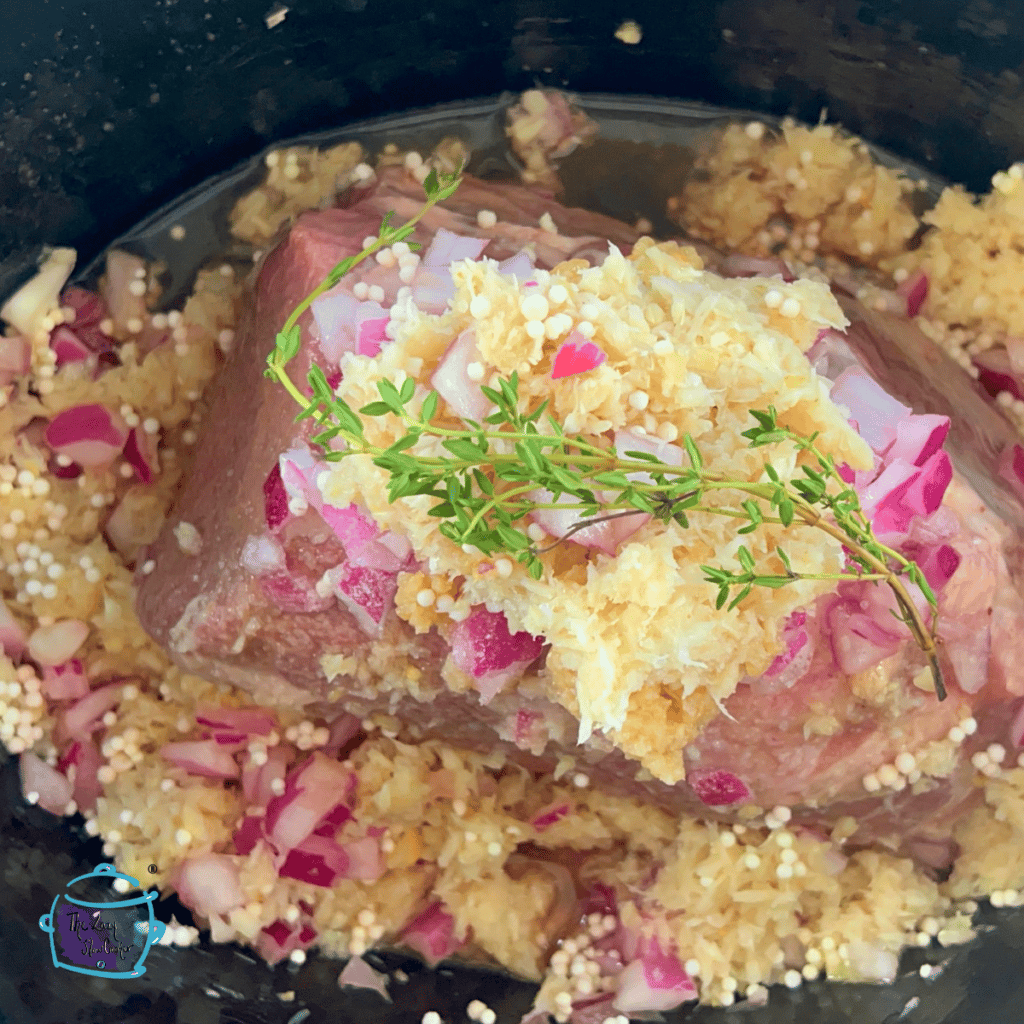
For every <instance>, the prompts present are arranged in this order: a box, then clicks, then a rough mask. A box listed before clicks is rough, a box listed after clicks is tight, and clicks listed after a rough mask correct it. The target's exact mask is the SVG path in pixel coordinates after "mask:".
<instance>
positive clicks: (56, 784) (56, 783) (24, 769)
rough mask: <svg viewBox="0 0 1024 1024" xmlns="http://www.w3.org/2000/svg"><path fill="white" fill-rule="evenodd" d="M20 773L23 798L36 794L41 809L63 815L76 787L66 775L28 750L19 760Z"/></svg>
mask: <svg viewBox="0 0 1024 1024" xmlns="http://www.w3.org/2000/svg"><path fill="white" fill-rule="evenodd" d="M18 772H19V774H20V775H21V792H22V795H23V796H27V795H28V794H29V793H36V794H38V799H37V800H36V801H35V802H36V804H37V805H38V806H39V807H42V808H43V809H44V810H47V811H49V812H50V813H51V814H58V815H63V813H64V807H65V806H66V805H67V802H68V801H69V800H70V799H71V794H72V793H73V792H74V786H72V784H71V783H70V782H69V781H68V778H67V776H66V775H63V774H62V773H61V772H59V771H57V770H56V769H55V768H52V767H51V766H50V765H48V764H47V763H46V762H45V761H44V760H42V759H41V758H38V757H36V755H35V754H33V753H32V751H30V750H26V751H25V752H24V753H22V755H21V757H20V758H19V762H18Z"/></svg>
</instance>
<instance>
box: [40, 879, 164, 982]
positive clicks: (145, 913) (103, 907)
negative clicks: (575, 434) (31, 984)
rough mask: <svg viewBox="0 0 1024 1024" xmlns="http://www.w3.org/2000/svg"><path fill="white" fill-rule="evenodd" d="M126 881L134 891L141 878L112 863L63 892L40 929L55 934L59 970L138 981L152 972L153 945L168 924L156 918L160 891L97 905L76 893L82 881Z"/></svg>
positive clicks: (55, 962)
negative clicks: (149, 963) (148, 966)
mask: <svg viewBox="0 0 1024 1024" xmlns="http://www.w3.org/2000/svg"><path fill="white" fill-rule="evenodd" d="M117 878H123V879H125V880H126V881H127V882H128V883H129V884H130V885H132V886H133V887H134V888H136V889H137V888H139V882H138V879H135V878H132V877H131V876H130V875H122V874H120V873H119V872H117V871H115V870H114V866H113V865H112V864H101V865H100V866H99V867H98V868H96V869H95V870H94V871H90V872H89V873H88V874H85V875H79V876H78V877H77V878H72V879H71V881H70V882H68V884H67V886H66V887H65V889H64V892H62V893H58V894H57V895H56V896H55V897H54V899H53V903H52V905H51V906H50V912H49V913H48V914H43V916H42V917H41V918H39V927H40V928H42V930H43V931H44V932H46V933H47V934H48V935H49V936H50V955H51V956H52V957H53V965H54V967H62V968H63V969H64V970H66V971H76V972H77V973H78V974H91V975H94V976H95V977H99V978H138V977H140V976H141V975H143V974H145V973H146V967H145V960H146V956H147V955H148V954H149V947H150V946H151V945H152V944H153V943H154V942H157V941H159V940H160V938H161V937H162V936H163V934H164V928H165V926H164V923H163V922H162V921H157V920H156V919H155V918H154V916H153V901H154V900H155V899H156V898H157V896H158V895H159V894H158V893H157V892H156V891H155V890H151V891H150V892H147V893H143V894H142V895H141V896H136V897H135V898H133V899H128V900H113V901H110V902H102V903H95V902H90V901H87V900H84V899H82V898H80V897H78V896H75V895H74V894H73V893H72V892H71V891H70V890H71V889H72V888H73V887H74V886H75V885H78V884H79V883H85V884H86V885H88V884H89V883H90V882H91V883H95V882H96V881H97V880H99V881H101V882H102V881H111V882H113V881H114V879H117Z"/></svg>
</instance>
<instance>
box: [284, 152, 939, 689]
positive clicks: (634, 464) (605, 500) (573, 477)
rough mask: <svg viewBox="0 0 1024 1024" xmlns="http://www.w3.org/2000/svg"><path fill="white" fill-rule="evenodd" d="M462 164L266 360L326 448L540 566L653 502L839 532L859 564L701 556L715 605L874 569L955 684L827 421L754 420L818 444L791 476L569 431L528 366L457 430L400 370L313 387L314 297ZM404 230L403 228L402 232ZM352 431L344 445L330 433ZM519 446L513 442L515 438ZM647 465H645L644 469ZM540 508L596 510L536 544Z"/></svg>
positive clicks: (747, 521) (685, 522)
mask: <svg viewBox="0 0 1024 1024" xmlns="http://www.w3.org/2000/svg"><path fill="white" fill-rule="evenodd" d="M458 183H459V178H458V174H456V175H451V176H448V177H447V178H444V179H440V180H439V179H438V178H437V176H436V175H435V174H434V173H433V172H432V173H431V176H430V177H428V178H427V181H426V183H425V189H426V194H427V204H426V206H424V208H423V209H422V210H421V211H420V212H419V213H418V214H417V215H416V217H414V218H413V220H411V221H410V222H409V223H408V224H406V225H404V226H403V227H401V228H396V229H392V228H389V227H388V220H389V218H388V217H386V218H385V220H384V224H383V225H382V226H381V232H380V235H379V237H378V238H377V240H376V241H375V242H374V244H373V245H372V246H370V247H368V248H367V249H365V250H364V251H363V252H362V253H360V254H359V255H358V256H354V257H350V258H349V259H348V260H345V261H342V263H340V264H338V266H337V267H335V268H334V270H333V271H332V272H331V274H330V275H329V277H328V278H327V280H326V281H325V282H324V283H323V284H322V285H321V286H320V287H319V288H318V289H317V290H316V291H314V292H313V293H312V294H311V295H310V296H308V297H307V298H306V299H304V300H303V302H302V303H300V304H299V306H298V307H297V308H296V310H295V311H294V312H293V313H292V315H291V316H290V317H289V318H288V321H287V323H286V324H285V326H284V328H283V330H282V331H281V332H280V333H279V334H278V336H277V346H276V347H275V349H274V351H273V352H271V354H270V356H269V357H268V359H267V366H268V369H267V375H268V376H271V377H274V378H276V379H278V380H279V381H281V383H282V384H284V386H285V387H286V388H287V389H288V391H289V393H290V394H291V395H292V397H293V398H295V400H296V401H297V402H298V403H299V405H300V406H301V407H302V412H301V413H300V414H299V416H298V419H300V420H301V419H307V418H311V419H313V420H314V421H315V422H316V423H317V425H318V426H319V427H320V428H321V429H320V431H319V432H318V433H317V434H315V435H314V437H313V438H312V441H313V443H315V444H317V445H319V446H320V447H321V448H322V449H323V451H324V456H323V457H324V458H325V459H326V460H327V461H329V462H337V461H340V460H342V459H345V458H347V457H349V456H352V455H369V456H370V457H371V458H372V460H373V464H374V465H376V466H379V467H380V468H381V469H384V470H386V471H387V472H388V474H389V476H390V479H389V481H388V499H389V501H392V502H394V501H397V500H398V499H400V498H406V497H410V496H412V495H418V494H423V495H428V496H429V497H431V498H433V499H435V505H434V507H433V508H432V509H431V510H430V515H432V516H435V517H436V518H438V519H440V520H442V522H441V523H440V524H439V527H438V529H439V530H440V532H441V534H442V535H443V536H445V537H446V538H448V540H450V541H451V542H452V543H454V544H459V545H471V546H472V547H473V548H475V549H477V550H479V551H480V552H482V553H483V554H485V555H494V554H498V553H505V554H508V555H510V556H511V557H513V558H515V559H516V561H518V562H520V563H521V564H522V565H523V566H525V567H526V569H527V571H528V572H529V574H530V575H531V576H532V577H533V578H534V579H540V578H541V577H542V576H543V574H544V571H545V566H544V562H543V560H542V558H541V556H542V555H544V554H545V553H546V552H549V551H551V550H552V549H553V548H555V547H557V546H558V545H559V544H561V543H563V542H564V541H566V540H567V539H568V538H569V537H571V536H572V535H573V534H574V533H577V532H578V531H580V530H583V529H586V528H587V527H590V526H593V525H595V524H597V523H601V522H606V521H607V520H610V519H616V518H619V517H622V516H632V515H638V514H641V513H647V514H650V515H652V516H653V517H654V518H656V519H658V520H660V521H662V522H665V523H669V522H673V523H676V524H678V525H679V526H680V527H682V528H684V529H685V528H688V527H689V518H688V515H689V514H692V513H706V514H712V515H719V516H726V517H729V518H733V519H736V520H737V531H736V532H737V533H738V534H741V535H743V534H750V533H754V532H755V531H757V530H758V529H760V528H761V527H762V526H764V525H765V524H776V525H781V526H783V527H787V528H798V527H801V526H803V527H811V528H814V529H818V530H821V531H822V532H823V533H826V534H828V535H829V536H830V537H832V538H834V539H835V540H838V541H839V542H840V543H841V544H842V545H843V546H844V548H845V550H846V552H847V557H848V569H847V571H844V572H839V573H826V574H820V575H811V574H807V573H800V572H796V571H794V569H793V568H792V566H791V564H790V560H789V558H788V556H787V555H786V553H785V551H784V550H782V549H781V548H777V549H776V550H775V554H776V555H777V556H778V558H779V560H780V561H781V562H782V566H783V569H784V572H782V573H772V572H765V571H763V569H759V567H758V566H757V564H756V562H755V559H754V556H753V555H752V554H751V552H750V549H749V548H747V547H745V546H743V547H740V548H739V551H738V553H737V557H738V560H739V563H740V571H739V572H733V571H730V570H727V569H723V568H716V567H714V566H709V565H703V566H701V569H702V570H703V572H704V578H705V579H706V580H707V581H708V582H709V583H711V584H712V585H714V586H715V587H716V588H717V599H716V606H717V607H718V608H720V609H721V608H725V607H727V608H728V609H729V610H732V609H734V608H736V607H737V606H738V605H739V604H740V603H741V602H742V601H743V600H744V598H746V597H747V596H748V595H749V594H750V592H751V591H752V590H753V588H754V587H769V588H773V589H775V588H779V587H784V586H786V585H788V584H790V583H793V582H794V581H796V580H802V579H803V580H810V579H813V580H835V581H842V580H871V581H874V582H884V583H886V584H887V585H888V586H889V587H890V588H891V590H892V592H893V594H894V595H895V598H896V603H897V606H898V608H899V612H898V613H897V612H893V614H894V615H896V617H897V618H898V619H899V620H900V621H902V622H904V623H905V624H906V625H907V627H908V629H909V630H910V632H911V634H912V635H913V636H914V638H915V640H916V641H917V643H918V644H919V646H920V647H921V649H922V651H924V653H925V656H926V657H927V659H928V663H929V666H930V668H931V671H932V675H933V677H934V680H935V691H936V694H937V695H938V697H939V699H940V700H942V699H944V698H945V696H946V691H945V687H944V685H943V679H942V671H941V669H940V666H939V660H938V651H937V641H936V637H935V624H936V619H937V601H936V597H935V594H934V593H933V592H932V589H931V588H930V587H929V585H928V583H927V581H926V580H925V578H924V575H923V574H922V572H921V570H920V568H919V567H918V566H917V564H916V563H914V562H913V561H911V560H909V559H907V558H906V557H904V556H903V555H902V554H900V552H898V551H896V550H894V549H893V548H890V547H888V546H886V545H884V544H882V543H880V542H879V541H878V539H877V538H876V537H875V536H874V534H873V533H872V530H871V524H870V522H869V521H868V519H867V517H866V516H865V515H864V513H863V512H862V511H861V508H860V503H859V501H858V498H857V494H856V492H855V491H854V489H853V488H852V487H850V486H849V485H848V484H847V483H846V482H845V481H844V480H843V478H842V477H841V476H840V474H839V472H838V470H837V469H836V466H835V464H834V461H833V459H832V456H831V455H827V454H825V453H823V452H822V451H821V450H820V449H819V448H818V447H817V445H816V444H815V442H816V440H817V434H813V435H811V436H810V437H804V436H801V435H799V434H796V433H794V432H793V431H791V430H789V429H787V428H786V427H784V426H782V425H780V424H779V422H778V417H777V414H776V411H775V409H773V408H769V409H767V410H751V416H752V417H753V419H754V421H755V426H753V427H752V428H751V429H750V430H747V431H745V432H744V433H743V435H742V436H743V437H745V438H746V439H747V441H748V442H749V445H750V447H751V448H759V447H763V446H765V445H769V444H777V443H789V444H792V445H794V446H796V447H797V448H798V449H800V450H801V451H802V452H805V453H807V455H808V456H809V457H810V458H809V460H808V461H809V462H810V465H804V466H802V467H801V475H798V476H796V477H794V478H793V479H785V478H783V477H782V475H781V474H780V473H779V472H778V471H777V470H776V469H775V468H774V467H773V466H772V465H771V464H770V463H769V462H767V461H766V462H765V464H764V476H763V479H761V480H759V481H754V482H751V481H746V480H736V479H727V478H724V477H723V476H722V475H721V474H717V473H715V472H713V471H711V470H709V469H707V468H706V467H705V465H704V460H703V458H702V456H701V453H700V450H699V449H698V447H697V445H696V444H695V442H694V440H693V438H692V437H690V436H689V435H685V436H684V437H683V438H682V442H683V447H684V448H685V450H686V453H687V456H688V458H689V465H688V466H670V465H667V464H665V463H662V462H659V461H658V459H657V458H656V457H655V456H653V455H650V454H648V453H645V452H636V451H626V452H621V453H620V452H618V451H616V450H615V448H613V447H608V448H605V447H601V446H600V445H598V444H596V443H595V442H594V440H593V439H588V438H586V437H584V436H582V435H578V434H577V435H575V436H569V435H567V434H566V433H565V431H564V429H563V427H562V425H561V424H560V423H558V421H557V420H555V419H554V418H553V417H552V416H551V415H550V414H548V413H547V411H546V409H547V402H546V401H545V402H541V403H540V404H539V405H537V406H536V407H535V408H533V409H531V410H529V411H527V410H524V409H521V408H520V405H521V402H520V398H519V378H518V375H517V374H515V373H513V374H512V376H511V377H510V378H508V379H499V380H498V382H497V383H498V387H497V388H490V387H482V388H481V390H482V391H483V393H484V394H485V395H486V396H487V398H488V399H489V400H490V401H491V402H493V403H494V405H495V406H496V411H495V412H494V413H493V414H492V415H490V416H488V417H487V419H486V420H484V422H482V423H478V422H476V421H474V420H463V421H462V422H463V426H462V428H458V429H450V428H446V427H443V426H439V425H437V424H435V423H434V422H433V420H434V418H435V416H436V414H437V410H438V404H439V400H438V396H437V394H435V393H433V392H431V393H429V394H428V395H426V396H425V397H424V398H423V399H422V401H420V400H419V399H418V398H417V397H416V386H415V382H414V381H413V380H411V379H406V380H405V381H404V382H403V384H402V385H401V387H400V388H399V387H396V386H395V385H394V384H393V383H391V382H390V381H388V380H382V381H380V382H379V383H378V385H377V391H378V393H379V396H380V398H379V400H378V401H374V402H370V403H369V404H368V405H365V406H363V407H362V408H361V409H359V410H353V409H352V408H350V407H349V405H348V404H347V403H346V402H345V401H344V400H343V399H341V398H338V397H337V396H335V395H334V393H333V391H332V389H331V387H330V385H329V384H328V383H327V379H326V377H325V376H324V373H323V371H322V370H321V369H320V368H319V367H317V366H313V367H312V368H311V369H310V371H309V374H308V382H309V386H310V388H311V389H312V398H307V397H306V396H304V395H303V394H302V392H301V391H299V389H298V387H296V385H295V384H294V383H293V382H292V380H291V379H290V378H289V377H288V374H287V373H286V371H285V369H284V366H285V364H286V363H287V362H288V360H289V359H291V358H292V357H293V356H294V355H295V354H296V352H297V351H298V348H299V327H298V318H299V316H300V315H301V314H302V312H303V311H304V310H305V309H306V308H308V306H309V304H310V302H312V301H313V299H314V298H316V296H318V295H320V294H322V293H323V292H324V291H326V290H327V289H328V288H330V287H333V285H334V284H336V283H337V282H338V281H339V280H340V279H341V277H342V276H343V275H344V274H345V273H347V272H348V271H349V270H350V269H351V268H352V267H353V266H355V265H356V264H357V263H358V262H359V261H360V260H361V259H364V258H365V257H366V256H368V255H370V253H372V252H374V251H375V250H376V249H377V248H380V247H381V246H382V245H389V244H392V243H393V242H394V241H399V240H400V239H401V238H405V237H407V236H408V234H409V233H410V232H411V230H412V227H413V226H414V225H415V223H416V221H418V220H419V219H420V218H421V217H422V216H423V215H424V214H425V213H426V211H427V210H428V209H429V208H430V207H431V206H433V205H434V204H435V203H437V202H439V201H441V200H442V199H444V198H446V197H447V196H450V195H451V194H452V193H453V192H454V191H455V189H456V188H457V187H458ZM403 232H404V233H403ZM381 416H384V417H387V416H395V417H397V418H398V419H399V420H400V421H401V424H402V426H403V427H404V428H405V433H404V434H403V435H402V436H401V437H400V438H399V439H398V440H397V441H396V442H395V443H394V444H392V445H390V446H389V447H387V448H380V447H378V446H375V445H372V444H370V443H369V442H368V441H367V440H366V437H365V435H364V430H363V417H373V418H375V417H381ZM423 437H433V438H437V439H440V441H441V445H442V447H443V448H444V449H445V450H446V451H447V452H448V453H449V457H443V456H436V457H435V456H425V455H418V454H412V453H411V452H410V451H409V449H410V448H412V447H414V446H415V445H416V443H417V442H418V441H419V440H420V438H423ZM339 439H340V440H341V441H342V442H343V446H342V447H340V449H339V448H337V447H335V446H334V445H332V443H331V442H335V443H336V442H337V441H338V440H339ZM499 446H500V447H499ZM509 449H510V450H509ZM638 474H642V475H639V476H638ZM539 489H543V490H546V491H549V492H551V500H550V501H538V500H536V496H535V494H534V492H536V491H537V490H539ZM537 509H572V510H573V511H574V512H576V513H577V514H578V515H580V516H581V517H584V518H582V519H581V520H580V522H578V523H577V524H576V525H575V526H573V527H572V528H571V529H569V530H567V531H566V532H565V534H564V535H563V536H562V537H559V538H557V539H556V540H555V542H554V543H553V544H551V545H549V546H547V547H544V548H538V547H537V546H536V545H535V544H534V542H533V541H532V539H531V538H530V537H529V535H528V534H527V533H526V531H525V530H524V529H523V528H522V523H523V520H524V519H525V518H526V517H527V516H528V515H529V514H530V513H531V512H533V511H535V510H537ZM905 581H910V582H911V583H913V584H914V585H916V586H917V587H919V588H920V590H921V592H922V593H923V594H924V596H925V598H926V600H927V602H928V604H929V607H930V612H931V614H930V616H929V619H930V621H928V622H926V621H925V618H924V617H923V616H922V615H921V613H920V612H919V611H918V609H917V608H916V606H915V605H914V602H913V600H912V599H911V596H910V594H909V592H908V590H907V587H906V585H905Z"/></svg>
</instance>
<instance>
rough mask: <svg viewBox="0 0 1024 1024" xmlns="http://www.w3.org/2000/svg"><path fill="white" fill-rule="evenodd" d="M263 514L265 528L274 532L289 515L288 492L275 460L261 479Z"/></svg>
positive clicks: (279, 467) (279, 466)
mask: <svg viewBox="0 0 1024 1024" xmlns="http://www.w3.org/2000/svg"><path fill="white" fill-rule="evenodd" d="M263 515H264V518H265V519H266V521H267V529H268V530H273V531H274V532H275V533H276V532H277V531H278V530H279V529H280V528H281V526H282V525H284V522H285V520H286V519H287V518H288V517H289V515H291V513H290V512H289V511H288V492H287V491H286V490H285V489H284V482H283V481H282V480H281V465H280V463H279V462H275V463H274V466H273V468H272V469H271V470H270V472H269V473H268V474H267V479H266V480H264V481H263Z"/></svg>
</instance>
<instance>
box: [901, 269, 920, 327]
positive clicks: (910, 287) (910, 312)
mask: <svg viewBox="0 0 1024 1024" xmlns="http://www.w3.org/2000/svg"><path fill="white" fill-rule="evenodd" d="M896 294H897V295H902V296H903V298H904V299H906V300H907V316H917V314H918V313H920V312H921V307H922V306H923V305H924V300H925V299H927V298H928V275H927V274H926V273H925V272H924V271H923V270H918V271H916V272H915V273H913V274H911V275H910V277H908V278H907V279H906V280H905V281H901V282H900V283H899V284H898V285H897V286H896Z"/></svg>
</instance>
